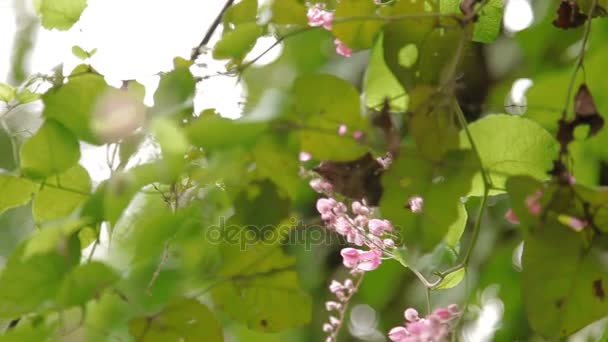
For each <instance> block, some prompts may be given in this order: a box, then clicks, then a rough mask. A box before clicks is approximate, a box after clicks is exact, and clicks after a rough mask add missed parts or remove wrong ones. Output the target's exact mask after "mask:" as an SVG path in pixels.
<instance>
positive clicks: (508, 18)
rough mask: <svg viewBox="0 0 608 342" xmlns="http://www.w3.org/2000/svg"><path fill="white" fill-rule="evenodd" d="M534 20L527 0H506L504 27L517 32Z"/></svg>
mask: <svg viewBox="0 0 608 342" xmlns="http://www.w3.org/2000/svg"><path fill="white" fill-rule="evenodd" d="M533 21H534V13H533V11H532V6H531V4H530V2H529V1H528V0H508V2H507V4H506V6H505V14H504V21H503V23H504V27H505V29H506V30H507V31H510V32H518V31H521V30H524V29H526V28H528V27H529V26H530V25H532V22H533Z"/></svg>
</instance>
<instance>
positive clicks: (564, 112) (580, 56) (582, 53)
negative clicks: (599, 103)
mask: <svg viewBox="0 0 608 342" xmlns="http://www.w3.org/2000/svg"><path fill="white" fill-rule="evenodd" d="M596 6H597V0H593V1H592V2H591V7H590V8H589V13H587V23H585V32H584V33H583V43H582V45H581V51H580V52H579V54H578V57H577V58H576V64H574V71H573V72H572V76H571V77H570V82H569V83H568V92H567V93H566V103H565V104H564V109H563V110H562V120H565V119H566V117H567V116H568V107H569V106H570V98H571V97H572V92H573V91H574V82H575V81H576V75H578V71H579V70H580V69H581V68H582V67H583V60H584V59H585V50H586V46H587V41H588V40H589V33H591V22H592V21H593V19H592V15H593V11H594V10H595V7H596Z"/></svg>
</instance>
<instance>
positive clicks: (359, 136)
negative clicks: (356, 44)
mask: <svg viewBox="0 0 608 342" xmlns="http://www.w3.org/2000/svg"><path fill="white" fill-rule="evenodd" d="M348 50H349V51H350V49H348ZM338 53H339V52H338ZM340 54H341V53H340ZM341 55H342V54H341ZM344 56H346V55H344ZM346 57H350V54H349V55H348V56H346ZM363 136H364V134H363V132H362V131H354V132H353V138H354V139H355V140H361V139H363Z"/></svg>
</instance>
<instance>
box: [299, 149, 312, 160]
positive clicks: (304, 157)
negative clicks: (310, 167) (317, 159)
mask: <svg viewBox="0 0 608 342" xmlns="http://www.w3.org/2000/svg"><path fill="white" fill-rule="evenodd" d="M298 158H299V159H300V161H301V162H306V161H309V160H311V159H312V155H311V154H310V153H308V152H306V151H302V152H300V154H299V155H298Z"/></svg>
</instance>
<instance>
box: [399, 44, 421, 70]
mask: <svg viewBox="0 0 608 342" xmlns="http://www.w3.org/2000/svg"><path fill="white" fill-rule="evenodd" d="M398 59H399V64H401V66H403V67H405V68H409V67H411V66H412V65H414V64H416V62H417V61H418V48H417V47H416V45H414V44H408V45H406V46H404V47H402V48H401V50H399V56H398Z"/></svg>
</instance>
